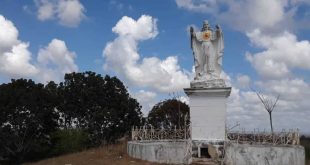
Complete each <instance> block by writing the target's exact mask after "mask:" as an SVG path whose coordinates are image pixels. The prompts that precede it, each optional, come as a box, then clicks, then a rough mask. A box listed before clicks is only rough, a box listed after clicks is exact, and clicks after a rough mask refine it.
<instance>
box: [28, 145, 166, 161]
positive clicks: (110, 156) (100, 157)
mask: <svg viewBox="0 0 310 165" xmlns="http://www.w3.org/2000/svg"><path fill="white" fill-rule="evenodd" d="M24 165H159V164H158V163H151V162H147V161H143V160H138V159H134V158H131V157H129V156H128V155H127V151H126V143H122V144H115V145H109V146H104V147H100V148H96V149H90V150H86V151H82V152H78V153H73V154H68V155H63V156H59V157H54V158H49V159H45V160H41V161H38V162H32V163H25V164H24ZM160 165H163V164H160Z"/></svg>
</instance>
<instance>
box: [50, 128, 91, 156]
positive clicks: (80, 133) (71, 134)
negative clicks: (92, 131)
mask: <svg viewBox="0 0 310 165" xmlns="http://www.w3.org/2000/svg"><path fill="white" fill-rule="evenodd" d="M52 143H53V144H54V145H53V147H52V150H51V156H56V155H62V154H67V153H72V152H78V151H82V150H84V149H86V148H88V144H89V141H88V134H87V133H86V132H85V131H84V130H81V129H63V130H57V131H56V132H55V133H53V135H52Z"/></svg>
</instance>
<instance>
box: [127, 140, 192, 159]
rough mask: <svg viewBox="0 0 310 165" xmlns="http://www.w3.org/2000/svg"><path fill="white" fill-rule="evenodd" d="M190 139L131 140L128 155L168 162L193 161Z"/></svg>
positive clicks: (128, 145)
mask: <svg viewBox="0 0 310 165" xmlns="http://www.w3.org/2000/svg"><path fill="white" fill-rule="evenodd" d="M190 143H191V142H189V141H181V140H180V141H129V142H128V143H127V152H128V155H129V156H131V157H134V158H137V159H142V160H147V161H151V162H158V163H167V164H190V163H191V162H192V155H191V146H192V145H191V144H190Z"/></svg>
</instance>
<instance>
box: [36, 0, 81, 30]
mask: <svg viewBox="0 0 310 165" xmlns="http://www.w3.org/2000/svg"><path fill="white" fill-rule="evenodd" d="M35 4H36V6H37V8H38V13H37V17H38V19H39V20H41V21H46V20H51V19H57V21H58V22H59V24H61V25H64V26H67V27H77V26H78V25H79V24H80V22H81V21H82V20H83V19H84V18H85V17H86V16H85V14H84V13H85V8H84V6H83V5H82V4H81V3H80V1H79V0H35Z"/></svg>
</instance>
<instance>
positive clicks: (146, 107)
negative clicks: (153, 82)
mask: <svg viewBox="0 0 310 165" xmlns="http://www.w3.org/2000/svg"><path fill="white" fill-rule="evenodd" d="M156 96H157V94H156V93H155V92H152V91H145V90H139V91H138V92H136V93H133V97H134V98H136V99H137V100H138V102H139V103H140V104H141V105H142V112H143V114H144V115H147V113H148V112H149V111H150V110H151V109H152V107H153V106H154V104H155V103H156Z"/></svg>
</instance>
